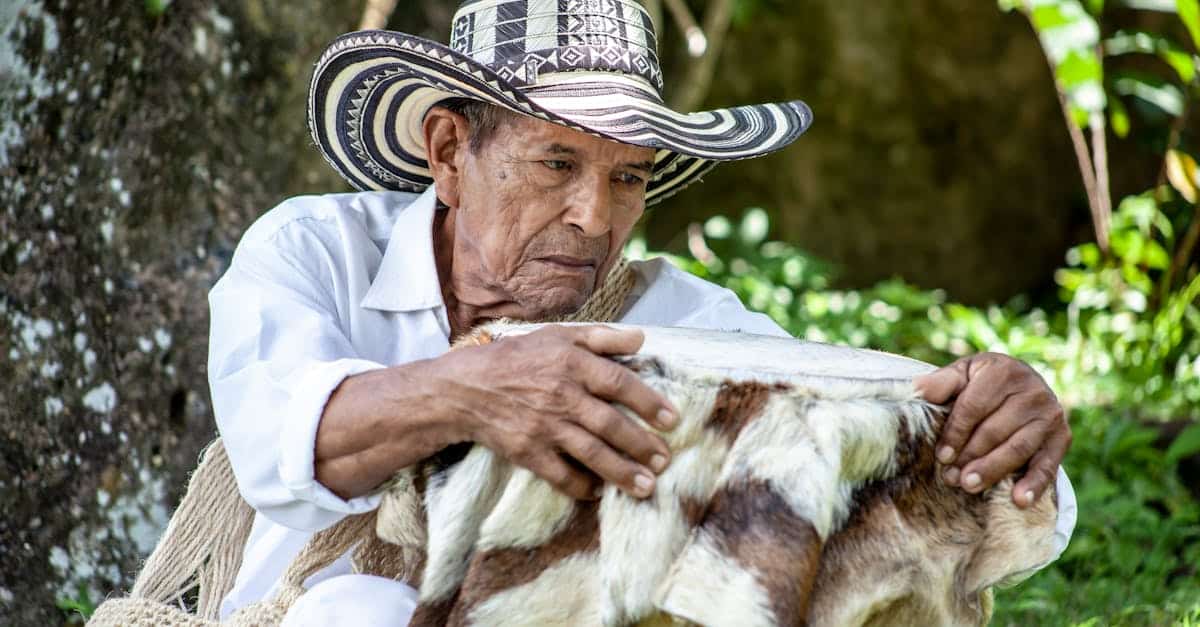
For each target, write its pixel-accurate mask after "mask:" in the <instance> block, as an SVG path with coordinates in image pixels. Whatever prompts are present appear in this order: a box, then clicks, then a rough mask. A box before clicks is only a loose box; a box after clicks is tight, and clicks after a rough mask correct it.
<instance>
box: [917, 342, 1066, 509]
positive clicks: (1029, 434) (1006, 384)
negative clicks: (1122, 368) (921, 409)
mask: <svg viewBox="0 0 1200 627" xmlns="http://www.w3.org/2000/svg"><path fill="white" fill-rule="evenodd" d="M913 384H914V386H915V387H916V389H917V391H918V392H919V393H920V394H921V395H922V396H924V397H925V400H927V401H929V402H931V403H936V404H945V403H947V402H949V401H951V399H953V401H954V405H953V408H952V409H951V411H950V416H949V418H947V420H946V424H945V425H944V426H943V427H942V436H941V439H940V440H939V441H938V443H937V448H936V449H935V450H936V454H937V458H938V461H940V462H941V463H942V464H944V465H946V466H947V468H946V469H945V472H944V474H943V478H944V479H945V481H946V483H947V484H949V485H960V484H961V485H962V487H963V489H964V490H966V491H967V492H970V493H972V494H977V493H979V492H982V491H983V490H986V489H988V488H990V487H992V486H993V485H995V484H996V483H997V482H999V481H1000V480H1001V479H1003V478H1005V477H1007V476H1008V475H1009V474H1010V473H1012V472H1014V471H1016V470H1018V469H1020V468H1022V467H1024V466H1026V465H1028V467H1027V470H1026V471H1025V475H1024V476H1023V477H1021V479H1020V480H1019V481H1018V482H1017V483H1016V485H1015V486H1013V492H1012V493H1013V502H1014V503H1016V504H1017V506H1018V507H1022V508H1025V507H1029V506H1030V505H1032V504H1033V503H1035V502H1036V501H1037V500H1038V499H1039V498H1041V496H1042V492H1044V491H1045V490H1046V487H1047V486H1049V485H1050V483H1051V482H1053V481H1054V480H1055V477H1056V475H1057V471H1058V466H1059V464H1060V463H1061V462H1062V459H1063V456H1064V455H1066V452H1067V448H1068V447H1070V445H1071V428H1070V427H1069V426H1068V425H1067V421H1066V418H1065V416H1064V413H1063V408H1062V405H1060V404H1059V403H1058V399H1057V398H1056V397H1055V396H1054V392H1052V391H1051V390H1050V387H1049V386H1047V385H1046V382H1045V381H1043V380H1042V378H1041V377H1040V376H1038V374H1037V373H1036V372H1034V370H1033V369H1032V368H1030V367H1029V366H1028V365H1027V364H1025V363H1024V362H1021V361H1018V360H1016V359H1013V358H1011V357H1008V356H1007V355H1000V354H996V353H982V354H979V355H974V356H971V357H964V358H962V359H959V360H958V361H956V362H954V363H952V364H950V365H949V366H946V367H945V368H941V369H939V370H935V371H934V372H931V373H929V374H926V375H922V376H920V377H917V378H916V379H914V380H913Z"/></svg>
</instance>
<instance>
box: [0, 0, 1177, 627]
mask: <svg viewBox="0 0 1200 627" xmlns="http://www.w3.org/2000/svg"><path fill="white" fill-rule="evenodd" d="M368 4H383V5H387V4H389V3H387V2H384V3H377V2H372V3H368ZM401 4H402V5H403V6H400V7H399V8H397V9H395V10H394V11H392V12H391V13H390V16H389V13H388V12H387V11H384V12H383V13H381V14H378V15H375V16H368V17H369V18H370V19H375V20H382V22H379V23H383V24H386V25H387V27H389V28H393V29H397V30H404V31H407V32H413V33H418V34H422V35H425V36H428V37H430V38H433V39H438V40H445V38H446V36H447V33H448V24H449V20H450V16H451V14H452V13H453V11H454V7H455V4H456V3H454V2H450V1H447V0H412V1H405V2H403V3H401ZM647 4H648V6H649V7H650V8H651V9H652V11H653V12H654V13H655V14H656V15H658V16H659V19H660V22H661V24H662V28H661V30H662V33H663V34H662V37H661V48H662V51H661V52H662V55H663V58H664V63H665V66H666V76H667V77H668V98H669V99H670V100H671V101H672V102H673V103H674V104H675V105H677V106H678V107H679V108H681V109H700V108H708V107H715V106H723V105H729V104H736V103H743V102H754V101H764V100H782V99H788V98H802V99H804V100H806V101H807V102H808V103H809V104H810V105H811V106H812V107H813V109H814V111H815V112H816V123H815V125H814V127H813V129H812V130H811V131H810V132H809V133H808V134H807V135H806V136H805V137H803V138H802V139H801V140H800V141H799V142H798V143H797V144H796V146H795V147H793V148H791V149H789V150H786V151H783V152H781V153H778V154H776V155H772V156H770V157H767V158H764V159H759V160H754V161H750V162H745V163H738V164H729V165H726V166H723V167H721V168H718V169H717V170H715V171H714V172H713V174H711V175H710V176H709V177H708V180H707V181H706V182H705V183H704V184H702V185H697V186H694V187H693V188H692V189H689V190H687V191H686V192H684V193H683V194H680V195H679V196H676V197H675V198H672V199H671V200H670V201H669V202H667V203H666V204H665V205H664V206H662V207H659V208H656V209H655V210H654V211H653V212H651V214H650V215H648V216H647V218H646V219H645V220H644V222H643V224H642V225H641V228H640V231H639V234H638V235H637V237H636V238H635V239H634V240H633V241H632V242H631V244H630V250H629V252H630V254H631V255H633V256H644V255H660V254H663V255H667V256H669V257H670V258H671V259H672V260H673V261H675V262H676V263H677V264H679V265H680V266H681V267H684V268H686V269H687V270H689V271H691V272H693V273H695V274H697V275H699V276H702V277H705V278H707V279H709V280H712V281H715V282H717V283H720V284H723V285H725V286H727V287H729V288H730V289H732V290H734V291H735V292H736V293H737V294H738V295H739V296H741V297H742V298H743V299H744V300H745V302H746V303H747V304H748V305H749V306H751V307H753V308H755V309H758V310H761V311H764V312H766V313H768V314H769V315H771V316H772V317H773V318H775V319H776V320H777V321H779V323H780V324H782V325H783V326H784V327H785V328H787V329H788V330H789V331H791V332H792V333H793V334H795V335H796V336H797V337H802V338H808V339H813V340H819V341H828V342H838V343H845V344H850V345H854V346H868V347H872V348H878V349H883V350H888V351H894V352H898V353H904V354H907V355H911V356H913V357H917V358H920V359H923V360H926V361H929V362H931V363H936V364H944V363H948V362H950V361H952V360H953V359H955V358H957V357H959V356H962V355H966V354H969V353H973V352H977V351H985V350H986V351H998V352H1004V353H1008V354H1011V355H1013V356H1015V357H1018V358H1021V359H1024V360H1026V361H1028V362H1030V363H1031V364H1033V365H1034V367H1035V368H1037V369H1038V370H1039V372H1041V373H1042V374H1043V376H1045V377H1046V379H1047V380H1048V381H1049V382H1050V383H1051V385H1052V386H1053V388H1054V389H1055V391H1056V392H1057V393H1058V394H1059V396H1060V398H1061V399H1062V401H1063V403H1064V405H1066V406H1067V407H1068V409H1069V412H1070V419H1071V423H1072V427H1073V429H1074V433H1075V442H1074V446H1073V448H1072V450H1071V451H1070V453H1069V455H1068V457H1067V460H1066V462H1065V466H1066V468H1067V470H1068V472H1069V473H1070V475H1071V477H1072V479H1073V480H1074V483H1075V487H1076V490H1077V495H1078V497H1079V507H1080V513H1081V517H1080V521H1079V525H1078V527H1077V529H1076V532H1075V537H1074V539H1073V540H1072V543H1071V545H1070V547H1069V548H1068V550H1067V552H1066V554H1065V555H1064V556H1063V558H1062V559H1060V560H1059V561H1058V562H1057V563H1055V564H1054V565H1053V566H1051V567H1050V568H1048V569H1046V570H1045V571H1043V572H1041V573H1039V574H1038V575H1036V576H1035V577H1034V578H1032V579H1031V580H1029V581H1027V582H1025V583H1024V584H1022V585H1020V586H1019V587H1017V588H1015V589H1012V590H1008V591H1002V592H1001V593H1000V594H999V595H998V599H997V612H996V619H995V623H996V624H1005V625H1007V624H1011V625H1027V624H1055V625H1057V624H1081V625H1109V624H1121V625H1124V624H1129V625H1170V624H1179V625H1197V624H1200V423H1198V420H1197V409H1198V408H1200V310H1198V309H1197V304H1198V300H1197V299H1198V297H1200V254H1198V253H1197V248H1198V246H1197V240H1200V213H1198V212H1200V209H1198V205H1197V200H1198V197H1200V174H1198V172H1197V165H1196V156H1197V155H1198V154H1200V140H1198V137H1197V129H1196V125H1195V124H1194V123H1193V122H1194V120H1195V119H1196V113H1195V109H1196V105H1197V102H1198V99H1200V87H1198V83H1200V79H1198V78H1197V72H1198V70H1200V67H1198V64H1200V58H1198V56H1197V50H1198V48H1200V10H1198V8H1197V0H1107V1H1106V0H1001V1H1000V3H999V4H997V3H996V2H994V1H993V0H970V1H967V0H909V1H906V2H895V3H880V2H874V1H871V0H688V1H686V2H685V1H684V0H647ZM364 19H366V18H365V17H364V2H362V1H361V0H331V1H328V2H320V3H317V2H307V3H301V2H293V3H269V2H266V1H265V0H211V1H203V0H195V1H191V2H189V1H185V0H174V1H169V0H146V1H145V2H144V4H143V3H136V2H135V3H128V2H124V3H122V2H110V1H107V0H98V1H97V2H95V3H56V2H42V1H40V0H12V1H11V2H9V3H4V4H0V181H2V183H0V200H3V201H4V202H3V205H2V206H0V210H3V211H4V213H0V277H2V279H3V280H2V281H0V319H3V320H4V322H5V324H6V325H7V327H8V328H7V329H3V328H0V356H7V357H8V361H7V362H4V364H5V365H3V366H0V401H2V402H0V508H3V509H4V510H5V511H6V512H9V515H8V516H7V517H6V518H5V519H4V520H0V554H3V555H5V556H6V561H7V563H6V565H5V566H4V568H3V569H0V623H3V624H8V623H12V624H50V623H52V622H62V621H71V620H77V619H78V616H79V615H80V613H85V614H86V613H87V612H88V611H89V610H90V608H91V607H92V606H93V605H94V604H95V602H97V601H98V600H99V599H100V598H102V597H103V596H104V595H105V594H108V593H110V592H111V591H113V590H116V589H118V588H122V587H125V586H127V585H128V583H129V578H130V576H131V574H132V573H133V572H134V569H135V568H136V565H137V560H138V559H139V558H140V557H141V556H142V555H144V554H145V552H146V551H147V550H148V549H149V545H150V543H152V542H153V539H154V537H155V535H156V533H157V532H158V530H159V529H161V526H162V524H163V523H164V522H165V516H166V512H168V511H169V508H170V507H171V504H172V503H173V502H174V500H175V499H176V498H177V497H178V494H179V491H180V489H181V488H182V478H183V476H184V473H186V471H187V470H189V469H190V468H191V467H192V465H193V462H194V460H195V455H196V452H197V450H198V447H199V446H200V445H201V444H202V443H203V442H205V441H207V440H208V439H209V438H211V437H212V434H213V426H212V421H211V416H210V413H209V409H208V404H207V388H206V385H205V382H204V370H203V368H204V366H203V364H204V357H205V335H206V331H207V314H206V311H205V301H204V295H205V293H206V291H207V289H208V287H210V286H211V284H212V282H214V281H215V279H216V277H218V276H219V275H220V272H221V271H222V270H223V269H224V267H225V264H226V263H227V262H228V259H229V255H230V254H231V252H232V250H233V247H234V246H235V245H236V242H237V239H238V237H239V236H240V234H241V232H242V231H243V230H244V229H245V228H246V227H247V226H248V225H249V223H250V222H251V221H252V220H253V219H254V218H255V217H257V216H258V215H260V214H261V213H262V212H264V211H266V210H267V209H269V208H270V207H271V206H273V205H274V204H275V203H277V202H278V201H279V200H281V199H283V198H284V197H286V196H289V195H293V194H297V193H323V192H329V191H343V190H345V186H344V183H342V182H341V181H340V180H339V179H338V178H337V176H336V175H335V174H334V173H333V172H332V171H331V170H329V168H327V167H326V166H325V164H324V163H323V162H322V161H321V159H320V157H319V155H318V154H317V153H316V151H315V150H314V149H312V148H311V147H310V146H309V141H308V138H307V136H306V130H305V127H304V113H303V107H304V95H305V89H306V87H307V79H308V72H309V71H310V68H311V64H312V62H313V61H314V60H315V58H316V55H317V54H319V52H320V50H321V49H322V47H323V45H324V44H325V43H326V42H327V41H328V40H329V39H331V38H332V37H333V36H335V35H337V34H339V33H341V32H345V31H348V30H352V29H354V28H356V27H357V26H359V25H360V23H361V22H362V20H364Z"/></svg>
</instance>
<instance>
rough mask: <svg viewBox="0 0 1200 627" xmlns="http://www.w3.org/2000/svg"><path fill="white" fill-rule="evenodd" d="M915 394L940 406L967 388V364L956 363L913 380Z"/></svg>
mask: <svg viewBox="0 0 1200 627" xmlns="http://www.w3.org/2000/svg"><path fill="white" fill-rule="evenodd" d="M913 387H914V388H916V390H917V394H920V395H921V397H922V398H924V399H925V400H926V401H929V402H930V403H933V404H935V405H942V404H945V403H946V402H948V401H949V400H950V399H952V398H954V397H955V396H957V395H958V393H959V392H961V391H962V390H963V388H965V387H967V362H966V360H959V361H956V362H954V363H952V364H950V365H949V366H946V367H944V368H938V369H937V370H934V371H933V372H930V373H927V374H923V375H920V376H918V377H915V378H914V379H913Z"/></svg>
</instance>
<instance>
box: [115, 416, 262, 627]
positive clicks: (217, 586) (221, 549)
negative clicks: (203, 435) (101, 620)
mask: <svg viewBox="0 0 1200 627" xmlns="http://www.w3.org/2000/svg"><path fill="white" fill-rule="evenodd" d="M253 520H254V510H253V509H252V508H251V507H250V505H248V504H247V503H246V501H245V500H243V499H242V496H241V494H240V493H239V492H238V488H237V482H236V481H235V480H234V477H233V467H232V466H231V465H230V463H229V456H228V455H227V454H226V453H225V446H224V444H223V443H222V442H221V439H220V438H217V439H216V440H214V441H213V442H212V444H210V445H208V447H207V448H206V449H205V450H204V452H203V453H202V454H201V457H200V463H199V464H198V465H197V466H196V470H195V471H193V472H192V476H191V479H190V480H189V481H188V486H187V491H186V492H185V493H184V495H183V500H181V501H180V503H179V507H178V508H177V509H176V510H175V513H174V514H173V515H172V516H171V520H170V521H169V522H168V523H167V529H166V531H165V532H163V535H162V537H161V538H160V539H159V541H158V545H157V546H155V547H154V551H153V552H152V553H151V554H150V557H148V558H147V559H146V563H145V564H144V565H143V567H142V570H141V572H140V573H139V574H138V577H137V580H136V581H134V583H133V590H131V591H130V596H131V597H133V598H136V599H145V600H148V601H156V602H160V603H168V604H169V603H177V602H178V601H179V600H180V599H181V598H182V597H183V596H184V594H186V593H187V592H188V591H189V590H191V589H193V588H196V587H198V588H199V596H198V598H197V600H196V603H197V604H196V615H197V617H199V618H201V619H206V620H215V619H216V617H217V613H218V611H219V607H220V603H221V598H222V597H224V596H225V594H226V593H228V592H229V590H230V589H231V588H232V587H233V581H234V578H235V577H236V576H237V572H238V569H239V568H240V567H241V564H242V550H243V548H244V547H245V545H246V538H247V537H249V535H250V525H251V523H252V522H253Z"/></svg>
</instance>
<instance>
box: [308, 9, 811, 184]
mask: <svg viewBox="0 0 1200 627" xmlns="http://www.w3.org/2000/svg"><path fill="white" fill-rule="evenodd" d="M662 82H663V79H662V71H661V69H660V67H659V62H658V54H657V41H656V39H655V34H654V28H653V26H652V24H651V21H650V16H649V15H648V14H647V13H646V11H645V9H643V8H642V7H641V5H639V4H638V3H637V2H635V1H634V0H466V1H465V2H463V4H462V6H461V7H460V8H459V10H458V13H457V14H456V15H455V17H454V22H453V28H452V33H451V40H450V46H449V47H446V46H444V45H442V44H439V43H436V42H433V41H429V40H427V39H422V38H420V37H415V36H412V35H408V34H405V33H398V32H392V31H358V32H354V33H349V34H346V35H343V36H341V37H339V38H337V39H336V40H334V42H333V43H332V44H330V46H329V48H328V49H327V50H326V51H325V53H324V54H323V55H321V58H320V60H319V61H318V62H317V66H316V70H315V72H314V74H313V81H312V87H311V91H310V94H309V111H308V113H309V126H310V127H311V130H312V134H313V138H314V139H315V140H316V143H317V145H318V146H319V147H320V149H321V152H323V153H324V155H325V158H326V159H327V160H328V161H329V162H330V164H332V165H333V167H334V168H336V169H337V170H338V172H340V173H341V174H342V176H344V177H345V178H346V179H347V180H349V181H350V183H351V184H352V185H353V186H354V187H356V188H358V189H360V190H404V191H421V190H424V189H425V188H426V187H428V186H429V185H430V184H431V183H432V179H431V178H430V175H429V169H428V165H427V164H426V161H425V146H424V140H423V137H422V132H421V125H422V120H423V119H424V117H425V113H426V112H427V111H429V109H430V108H431V107H432V106H434V105H436V104H438V103H439V102H442V101H444V100H446V99H449V98H464V97H465V98H473V99H476V100H482V101H484V102H489V103H493V104H496V105H499V106H502V107H505V108H507V109H510V110H512V111H516V112H518V113H522V114H525V115H531V116H534V117H537V118H541V119H543V120H547V121H550V122H554V123H557V124H562V125H564V126H567V127H570V128H574V129H577V130H580V131H585V132H588V133H591V134H593V135H597V136H600V137H603V138H606V139H611V140H615V141H619V142H623V143H627V144H633V145H637V146H646V147H650V148H655V149H657V154H656V156H655V171H654V176H653V178H652V180H651V181H650V183H649V185H648V186H647V190H646V204H647V205H649V204H653V203H655V202H657V201H660V200H662V199H663V198H666V197H667V196H670V195H671V194H673V193H674V192H677V191H679V190H680V189H683V187H685V186H686V185H688V184H689V183H691V182H693V181H695V180H696V179H698V178H699V177H700V176H702V175H703V174H705V173H706V172H708V171H709V170H710V169H712V167H713V166H714V165H716V163H717V162H719V161H732V160H736V159H747V158H750V157H757V156H760V155H764V154H767V153H770V152H774V151H776V150H779V149H781V148H783V147H784V146H787V145H788V144H790V143H792V142H793V141H795V140H796V138H797V137H799V136H800V134H801V133H803V132H804V131H805V129H807V128H808V126H809V124H810V123H811V122H812V112H811V111H810V110H809V108H808V106H807V105H805V104H804V103H803V102H800V101H792V102H786V103H779V104H761V105H749V106H742V107H733V108H729V109H717V110H715V111H706V112H702V113H690V114H682V113H677V112H675V111H673V110H671V109H670V108H668V107H667V106H666V105H665V104H664V103H663V99H662Z"/></svg>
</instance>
